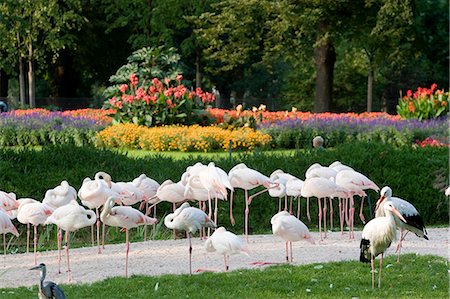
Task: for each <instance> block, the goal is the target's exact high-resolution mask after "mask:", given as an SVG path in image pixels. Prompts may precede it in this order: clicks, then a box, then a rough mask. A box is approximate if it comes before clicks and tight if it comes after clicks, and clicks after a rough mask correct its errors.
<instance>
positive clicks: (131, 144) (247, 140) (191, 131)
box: [97, 124, 271, 152]
mask: <svg viewBox="0 0 450 299" xmlns="http://www.w3.org/2000/svg"><path fill="white" fill-rule="evenodd" d="M97 136H98V142H99V143H98V144H99V145H101V146H106V147H126V148H134V149H145V150H151V151H182V152H187V151H203V152H207V151H211V150H220V149H221V150H227V149H228V147H229V142H230V141H232V148H233V149H245V150H253V149H254V148H255V147H262V146H265V145H267V144H268V143H269V142H270V141H271V137H270V135H267V134H264V133H261V132H258V131H255V130H253V129H250V128H240V129H237V130H224V129H221V128H219V127H215V126H210V127H200V126H198V125H193V126H162V127H154V128H148V127H145V126H138V125H135V124H116V125H112V126H109V127H107V128H106V129H104V130H103V131H101V132H99V133H98V135H97Z"/></svg>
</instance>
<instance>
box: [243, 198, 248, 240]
mask: <svg viewBox="0 0 450 299" xmlns="http://www.w3.org/2000/svg"><path fill="white" fill-rule="evenodd" d="M244 192H245V224H244V233H245V237H246V239H247V243H248V214H249V207H248V205H249V203H248V191H247V190H244Z"/></svg>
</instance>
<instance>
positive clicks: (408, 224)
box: [375, 186, 428, 262]
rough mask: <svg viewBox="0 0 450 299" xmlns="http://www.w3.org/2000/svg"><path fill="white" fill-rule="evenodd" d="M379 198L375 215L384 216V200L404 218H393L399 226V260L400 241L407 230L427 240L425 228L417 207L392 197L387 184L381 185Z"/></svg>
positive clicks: (398, 259)
mask: <svg viewBox="0 0 450 299" xmlns="http://www.w3.org/2000/svg"><path fill="white" fill-rule="evenodd" d="M380 195H381V197H380V199H379V200H378V201H377V204H376V210H375V217H380V216H384V215H385V214H384V209H383V206H384V205H385V204H386V202H391V203H392V205H393V206H394V207H395V208H396V209H397V210H398V211H399V213H400V214H401V215H402V216H403V218H404V219H405V220H406V221H405V222H403V221H399V220H398V219H397V218H396V219H395V223H396V225H397V227H398V228H400V240H399V242H398V244H397V252H398V255H397V262H400V251H401V249H402V242H403V240H404V239H405V237H406V235H407V234H408V232H410V231H411V232H413V233H415V234H416V236H418V237H419V238H424V239H425V240H428V237H427V230H426V228H425V225H424V223H423V219H422V216H420V214H419V212H418V211H417V209H416V208H415V207H414V206H413V205H412V204H411V203H409V202H407V201H406V200H404V199H401V198H399V197H392V189H391V188H390V187H388V186H385V187H383V189H381V192H380ZM405 231H406V233H405Z"/></svg>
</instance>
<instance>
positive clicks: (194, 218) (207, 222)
mask: <svg viewBox="0 0 450 299" xmlns="http://www.w3.org/2000/svg"><path fill="white" fill-rule="evenodd" d="M164 225H165V226H166V227H167V228H169V229H176V230H183V231H185V232H186V235H187V238H188V240H189V274H192V243H191V234H193V233H195V232H196V231H198V230H199V229H201V228H202V227H211V228H215V227H216V224H215V223H214V222H213V221H212V220H211V219H210V218H209V217H208V215H206V214H205V212H203V211H202V210H200V209H198V208H194V207H191V206H190V205H189V203H187V202H185V203H183V204H182V205H181V206H180V207H178V209H176V210H175V212H173V213H171V214H169V215H167V216H166V217H165V218H164Z"/></svg>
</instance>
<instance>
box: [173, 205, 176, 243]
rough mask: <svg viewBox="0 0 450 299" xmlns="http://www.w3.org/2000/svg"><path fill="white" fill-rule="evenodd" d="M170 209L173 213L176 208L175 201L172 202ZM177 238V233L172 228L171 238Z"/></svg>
mask: <svg viewBox="0 0 450 299" xmlns="http://www.w3.org/2000/svg"><path fill="white" fill-rule="evenodd" d="M172 209H173V212H174V213H175V210H176V209H177V205H176V204H175V203H172ZM176 238H177V233H176V232H175V230H173V239H174V240H176Z"/></svg>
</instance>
